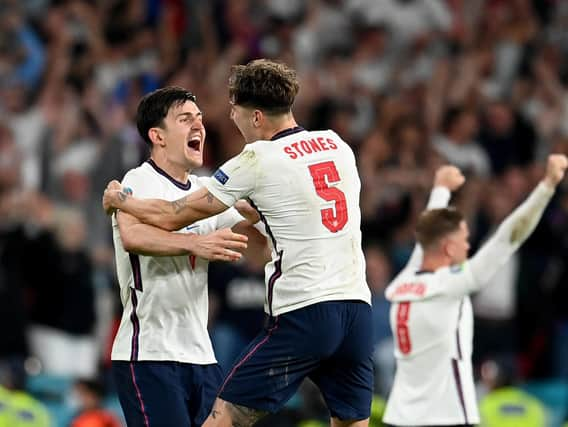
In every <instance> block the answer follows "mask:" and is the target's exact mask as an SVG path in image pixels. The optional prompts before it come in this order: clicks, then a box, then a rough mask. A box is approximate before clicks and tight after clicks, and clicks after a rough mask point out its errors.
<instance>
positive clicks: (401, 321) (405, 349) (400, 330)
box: [396, 301, 412, 354]
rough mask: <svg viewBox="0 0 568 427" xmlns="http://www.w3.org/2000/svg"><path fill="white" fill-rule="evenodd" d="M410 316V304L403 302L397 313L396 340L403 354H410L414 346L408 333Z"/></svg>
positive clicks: (399, 305)
mask: <svg viewBox="0 0 568 427" xmlns="http://www.w3.org/2000/svg"><path fill="white" fill-rule="evenodd" d="M409 314H410V303H409V302H408V301H407V302H401V303H399V304H398V310H397V311H396V340H397V341H398V348H399V349H400V352H401V353H402V354H408V353H410V350H411V349H412V345H411V344H410V334H409V332H408V316H409Z"/></svg>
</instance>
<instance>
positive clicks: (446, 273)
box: [424, 261, 478, 298]
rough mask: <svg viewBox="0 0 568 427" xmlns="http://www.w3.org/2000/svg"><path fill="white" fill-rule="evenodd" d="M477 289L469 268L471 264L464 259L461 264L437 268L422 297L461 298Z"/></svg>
mask: <svg viewBox="0 0 568 427" xmlns="http://www.w3.org/2000/svg"><path fill="white" fill-rule="evenodd" d="M477 289H478V284H477V280H476V279H475V277H474V275H473V272H472V270H471V264H470V263H469V262H467V261H466V262H464V263H463V264H458V265H452V266H450V267H444V268H441V269H439V270H437V271H436V272H435V273H434V277H433V279H432V280H431V281H430V283H429V284H428V286H427V288H426V293H425V296H424V297H425V298H431V297H435V296H445V297H449V298H461V297H463V296H465V295H468V294H470V293H472V292H474V291H476V290H477Z"/></svg>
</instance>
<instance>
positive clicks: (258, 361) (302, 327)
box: [219, 301, 373, 420]
mask: <svg viewBox="0 0 568 427" xmlns="http://www.w3.org/2000/svg"><path fill="white" fill-rule="evenodd" d="M371 355H372V321H371V307H370V306H369V305H368V304H366V303H364V302H361V301H329V302H321V303H317V304H314V305H310V306H308V307H304V308H301V309H299V310H294V311H291V312H288V313H285V314H282V315H280V316H277V317H270V318H268V321H267V324H266V326H265V328H264V330H263V331H262V332H261V333H260V334H259V335H258V336H257V337H256V338H255V339H254V340H253V341H252V342H251V343H250V344H249V346H248V347H247V348H246V349H245V350H244V351H243V353H242V354H241V356H239V358H237V362H236V363H235V365H234V366H233V368H232V369H231V371H230V372H229V374H228V375H227V378H226V379H225V381H224V383H223V385H222V387H221V391H220V393H219V397H220V398H221V399H223V400H225V401H227V402H231V403H233V404H237V405H242V406H245V407H248V408H253V409H258V410H262V411H268V412H276V411H278V410H279V409H280V408H282V406H283V405H284V404H285V403H286V402H287V401H288V399H290V397H292V395H293V394H294V393H295V392H296V390H297V389H298V387H299V386H300V384H301V383H302V381H303V380H304V378H306V377H308V378H310V379H311V380H312V381H313V382H314V383H315V384H316V385H317V386H318V387H319V389H320V391H321V393H322V395H323V398H324V399H325V402H326V404H327V407H328V408H329V410H330V412H331V415H332V416H333V417H337V418H339V419H341V420H362V419H366V418H368V417H369V415H370V408H371V399H372V394H373V363H372V360H371Z"/></svg>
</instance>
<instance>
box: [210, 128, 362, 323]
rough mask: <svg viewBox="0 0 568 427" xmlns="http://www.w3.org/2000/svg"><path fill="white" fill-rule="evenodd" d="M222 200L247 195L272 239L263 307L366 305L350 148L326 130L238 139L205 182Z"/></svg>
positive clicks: (228, 202) (273, 311) (227, 201)
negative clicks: (238, 145)
mask: <svg viewBox="0 0 568 427" xmlns="http://www.w3.org/2000/svg"><path fill="white" fill-rule="evenodd" d="M204 185H205V186H206V187H207V188H208V189H209V191H210V192H211V194H213V195H214V196H215V197H216V198H218V199H219V200H221V201H222V202H223V203H224V204H226V205H227V206H232V205H233V204H234V203H235V202H236V201H237V200H238V199H241V198H249V199H250V200H251V201H252V203H253V204H254V206H255V207H256V209H257V210H258V211H259V212H260V214H261V217H262V220H263V221H264V223H265V226H266V231H267V233H268V235H269V236H270V239H271V241H272V249H273V250H272V260H271V262H269V263H268V264H267V266H266V269H265V275H266V304H265V311H266V312H267V313H268V314H270V315H274V316H277V315H279V314H282V313H286V312H289V311H292V310H296V309H299V308H302V307H305V306H308V305H311V304H314V303H317V302H321V301H331V300H348V299H353V300H361V301H365V302H367V303H369V304H370V300H371V297H370V291H369V288H368V286H367V283H366V281H365V261H364V258H363V252H362V250H361V230H360V222H361V212H360V210H359V193H360V190H361V183H360V180H359V176H358V173H357V167H356V164H355V157H354V155H353V152H352V150H351V148H350V147H349V146H348V145H347V144H346V143H345V142H344V141H343V140H342V139H341V138H340V137H339V136H338V135H337V134H336V133H335V132H333V131H330V130H326V131H315V132H308V131H306V130H304V129H302V128H301V127H296V128H293V129H288V130H285V131H283V132H280V133H278V134H277V135H275V136H274V137H273V138H272V140H271V141H256V142H254V143H252V144H248V145H246V146H245V148H244V150H243V151H242V152H241V153H240V154H239V155H238V156H236V157H234V158H232V159H230V160H229V161H227V162H226V163H225V164H224V165H223V166H221V168H219V169H218V170H217V172H216V173H215V174H214V176H213V177H212V178H211V179H210V180H208V181H204Z"/></svg>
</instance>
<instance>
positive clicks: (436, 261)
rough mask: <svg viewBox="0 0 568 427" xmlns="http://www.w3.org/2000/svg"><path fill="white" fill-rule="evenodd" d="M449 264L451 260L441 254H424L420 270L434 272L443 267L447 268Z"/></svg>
mask: <svg viewBox="0 0 568 427" xmlns="http://www.w3.org/2000/svg"><path fill="white" fill-rule="evenodd" d="M450 264H451V260H450V259H449V258H448V257H447V256H445V255H441V254H436V253H430V254H429V253H424V258H423V260H422V266H421V267H420V270H422V271H436V270H438V269H440V268H443V267H448V266H449V265H450Z"/></svg>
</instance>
